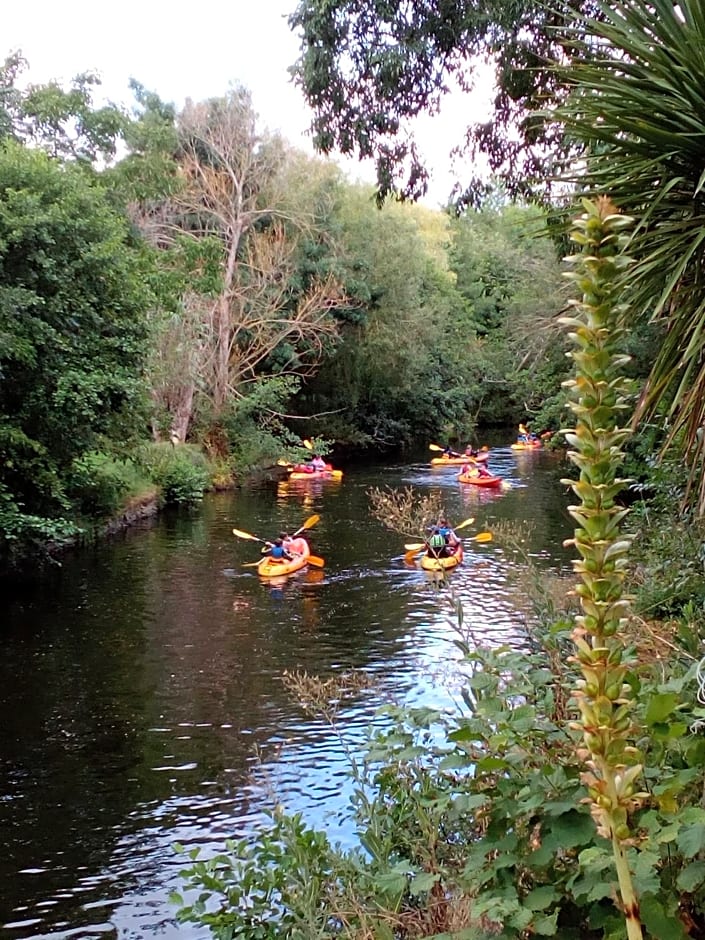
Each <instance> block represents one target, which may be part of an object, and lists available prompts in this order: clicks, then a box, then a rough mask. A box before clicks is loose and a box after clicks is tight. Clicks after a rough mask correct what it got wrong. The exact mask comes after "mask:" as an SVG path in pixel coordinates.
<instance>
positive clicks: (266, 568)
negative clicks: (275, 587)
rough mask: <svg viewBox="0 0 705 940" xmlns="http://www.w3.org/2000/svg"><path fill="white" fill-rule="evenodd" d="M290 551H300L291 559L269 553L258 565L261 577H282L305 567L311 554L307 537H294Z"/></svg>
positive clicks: (258, 572)
mask: <svg viewBox="0 0 705 940" xmlns="http://www.w3.org/2000/svg"><path fill="white" fill-rule="evenodd" d="M289 551H291V552H297V553H298V554H295V555H294V557H293V558H292V559H291V561H289V560H288V559H286V558H282V559H281V560H278V559H274V558H272V557H271V556H270V555H267V557H266V558H263V559H262V561H261V562H260V563H259V564H258V565H257V574H258V575H259V576H260V577H261V578H281V577H282V576H283V575H287V574H293V573H294V572H295V571H300V570H301V569H302V568H305V567H306V564H307V560H308V556H309V555H310V554H311V549H310V548H309V547H308V542H307V541H306V539H292V541H291V548H290V549H289Z"/></svg>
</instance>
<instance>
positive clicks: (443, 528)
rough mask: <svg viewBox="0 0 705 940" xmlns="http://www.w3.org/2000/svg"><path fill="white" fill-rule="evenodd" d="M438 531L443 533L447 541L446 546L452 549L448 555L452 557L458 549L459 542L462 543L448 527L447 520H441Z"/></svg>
mask: <svg viewBox="0 0 705 940" xmlns="http://www.w3.org/2000/svg"><path fill="white" fill-rule="evenodd" d="M438 531H439V532H440V533H441V535H442V536H443V538H444V539H445V541H446V545H447V546H448V548H449V549H450V551H449V552H448V554H449V555H452V554H453V552H454V551H455V549H456V548H457V546H458V542H459V541H460V539H459V538H458V536H457V535H456V534H455V532H454V531H453V529H452V528H451V527H450V526H449V525H448V520H447V519H441V521H440V522H439V523H438Z"/></svg>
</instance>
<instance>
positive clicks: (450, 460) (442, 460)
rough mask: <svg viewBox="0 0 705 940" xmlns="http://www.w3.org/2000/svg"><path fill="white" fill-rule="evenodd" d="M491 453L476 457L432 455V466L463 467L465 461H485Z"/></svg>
mask: <svg viewBox="0 0 705 940" xmlns="http://www.w3.org/2000/svg"><path fill="white" fill-rule="evenodd" d="M489 457H490V455H489V454H478V455H477V456H476V457H463V456H460V457H431V466H432V467H461V466H462V465H463V464H464V463H485V462H486V461H487V460H489Z"/></svg>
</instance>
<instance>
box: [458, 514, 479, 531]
mask: <svg viewBox="0 0 705 940" xmlns="http://www.w3.org/2000/svg"><path fill="white" fill-rule="evenodd" d="M474 521H475V519H474V517H473V516H471V517H470V518H469V519H466V520H465V521H464V522H461V523H459V524H458V525H456V526H454V527H453V528H454V529H455V531H456V532H457V531H458V529H464V528H465V527H466V526H469V525H472V524H473V522H474Z"/></svg>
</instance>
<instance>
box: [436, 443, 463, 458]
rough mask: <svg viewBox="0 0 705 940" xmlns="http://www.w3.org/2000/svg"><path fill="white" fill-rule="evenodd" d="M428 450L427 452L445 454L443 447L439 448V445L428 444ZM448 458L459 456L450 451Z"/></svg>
mask: <svg viewBox="0 0 705 940" xmlns="http://www.w3.org/2000/svg"><path fill="white" fill-rule="evenodd" d="M428 449H429V450H436V451H440V452H441V453H442V454H445V452H446V449H445V447H441V446H440V445H439V444H429V445H428ZM450 456H451V457H460V456H461V454H457V453H456V452H455V451H454V450H451V452H450Z"/></svg>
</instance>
